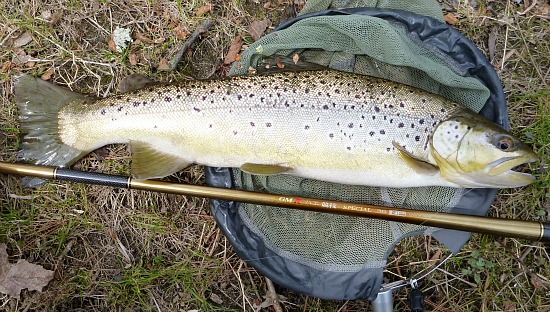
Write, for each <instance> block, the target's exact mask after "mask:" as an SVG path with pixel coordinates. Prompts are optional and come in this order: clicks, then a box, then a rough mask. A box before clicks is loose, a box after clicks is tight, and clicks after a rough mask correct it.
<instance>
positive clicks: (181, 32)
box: [174, 26, 188, 40]
mask: <svg viewBox="0 0 550 312" xmlns="http://www.w3.org/2000/svg"><path fill="white" fill-rule="evenodd" d="M174 31H175V32H176V39H179V40H181V39H185V37H187V35H188V33H187V31H186V30H185V28H183V27H181V26H178V27H176V28H174Z"/></svg>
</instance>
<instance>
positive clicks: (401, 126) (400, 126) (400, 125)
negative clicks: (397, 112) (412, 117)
mask: <svg viewBox="0 0 550 312" xmlns="http://www.w3.org/2000/svg"><path fill="white" fill-rule="evenodd" d="M397 126H398V127H399V128H403V127H404V126H405V125H404V124H403V123H402V122H400V123H399V125H397Z"/></svg>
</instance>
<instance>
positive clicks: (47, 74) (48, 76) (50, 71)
mask: <svg viewBox="0 0 550 312" xmlns="http://www.w3.org/2000/svg"><path fill="white" fill-rule="evenodd" d="M53 73H54V69H53V68H50V69H48V70H47V71H45V72H44V73H43V74H42V76H40V79H42V80H50V79H52V75H53Z"/></svg>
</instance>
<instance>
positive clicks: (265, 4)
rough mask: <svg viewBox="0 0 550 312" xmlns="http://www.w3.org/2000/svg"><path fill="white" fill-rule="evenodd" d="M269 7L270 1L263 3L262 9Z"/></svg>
mask: <svg viewBox="0 0 550 312" xmlns="http://www.w3.org/2000/svg"><path fill="white" fill-rule="evenodd" d="M270 7H271V2H269V1H268V2H266V3H264V9H269V8H270Z"/></svg>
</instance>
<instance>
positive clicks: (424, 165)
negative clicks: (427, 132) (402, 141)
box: [392, 141, 439, 175]
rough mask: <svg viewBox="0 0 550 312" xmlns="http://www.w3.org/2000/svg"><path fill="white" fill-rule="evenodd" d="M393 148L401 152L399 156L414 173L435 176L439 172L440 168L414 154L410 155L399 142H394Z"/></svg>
mask: <svg viewBox="0 0 550 312" xmlns="http://www.w3.org/2000/svg"><path fill="white" fill-rule="evenodd" d="M392 145H393V147H395V148H396V149H397V150H398V151H399V155H400V156H401V158H403V160H404V161H405V162H406V163H407V165H409V167H411V168H412V169H413V170H414V171H416V172H417V173H420V174H426V175H434V174H436V173H438V172H439V167H437V166H434V165H432V164H430V163H428V162H426V161H424V160H422V159H419V158H417V157H416V156H414V155H413V154H411V153H409V151H407V150H406V149H405V148H404V147H403V146H401V145H399V144H398V143H397V142H395V141H392Z"/></svg>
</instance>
